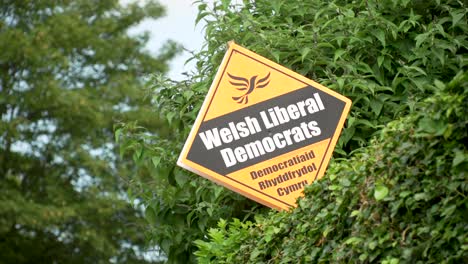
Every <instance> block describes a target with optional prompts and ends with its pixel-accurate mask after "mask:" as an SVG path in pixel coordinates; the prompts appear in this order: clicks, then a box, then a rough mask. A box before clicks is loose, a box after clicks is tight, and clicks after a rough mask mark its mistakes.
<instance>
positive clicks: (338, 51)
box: [333, 49, 346, 62]
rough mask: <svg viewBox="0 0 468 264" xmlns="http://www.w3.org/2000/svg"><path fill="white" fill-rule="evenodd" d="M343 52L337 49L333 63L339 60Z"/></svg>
mask: <svg viewBox="0 0 468 264" xmlns="http://www.w3.org/2000/svg"><path fill="white" fill-rule="evenodd" d="M345 52H346V50H344V49H337V50H336V51H335V56H333V62H336V60H337V59H338V58H340V57H341V56H342V55H343V54H344V53H345Z"/></svg>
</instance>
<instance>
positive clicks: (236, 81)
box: [227, 72, 270, 104]
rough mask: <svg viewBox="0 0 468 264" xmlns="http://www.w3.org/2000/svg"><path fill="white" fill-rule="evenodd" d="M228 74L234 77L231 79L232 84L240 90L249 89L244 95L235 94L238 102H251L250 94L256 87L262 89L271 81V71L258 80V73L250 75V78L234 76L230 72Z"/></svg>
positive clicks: (235, 99)
mask: <svg viewBox="0 0 468 264" xmlns="http://www.w3.org/2000/svg"><path fill="white" fill-rule="evenodd" d="M227 74H228V76H229V77H230V78H231V79H232V80H231V81H229V83H231V84H232V85H234V86H235V87H236V89H237V90H239V91H245V90H247V91H246V92H245V93H244V94H243V95H241V96H233V97H232V99H233V100H234V101H236V102H237V103H238V104H241V103H244V104H247V103H248V102H249V94H251V93H252V92H253V90H255V89H260V88H264V87H266V86H267V85H268V84H269V83H270V79H269V78H270V73H268V74H267V75H266V76H265V77H263V78H261V79H259V80H257V77H258V75H255V76H252V77H250V79H249V80H248V79H247V78H243V77H239V76H234V75H232V74H230V73H229V72H228V73H227Z"/></svg>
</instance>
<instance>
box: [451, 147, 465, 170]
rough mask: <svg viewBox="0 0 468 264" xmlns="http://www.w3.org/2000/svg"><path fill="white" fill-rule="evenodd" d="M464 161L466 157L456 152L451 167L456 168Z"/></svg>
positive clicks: (460, 152) (461, 152)
mask: <svg viewBox="0 0 468 264" xmlns="http://www.w3.org/2000/svg"><path fill="white" fill-rule="evenodd" d="M466 160H467V157H466V155H465V154H464V153H463V151H460V150H458V151H456V152H455V158H454V159H453V162H452V166H453V167H456V166H458V165H460V164H461V163H462V162H464V161H466Z"/></svg>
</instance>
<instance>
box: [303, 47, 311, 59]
mask: <svg viewBox="0 0 468 264" xmlns="http://www.w3.org/2000/svg"><path fill="white" fill-rule="evenodd" d="M309 52H310V48H309V47H304V48H302V49H301V61H302V62H304V59H305V57H306V56H307V54H309Z"/></svg>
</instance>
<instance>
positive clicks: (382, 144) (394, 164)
mask: <svg viewBox="0 0 468 264" xmlns="http://www.w3.org/2000/svg"><path fill="white" fill-rule="evenodd" d="M467 85H468V74H467V73H463V74H459V75H457V76H456V77H455V78H454V79H453V80H452V81H451V82H449V83H448V84H447V85H446V86H445V85H442V84H439V88H437V87H436V86H434V87H432V88H434V89H436V90H437V91H436V92H435V95H434V96H431V97H429V98H428V99H426V100H424V101H423V102H421V103H418V104H417V105H416V106H415V111H414V112H413V113H412V114H411V115H408V116H406V117H404V118H402V119H400V120H396V121H393V122H391V123H389V124H388V125H387V126H386V128H385V129H384V130H383V131H382V132H381V133H380V135H379V138H377V139H375V140H372V141H371V144H370V146H368V147H366V148H362V149H360V150H358V151H356V152H355V153H354V154H353V155H352V157H351V158H349V159H346V160H340V161H337V162H335V163H333V164H332V165H331V166H330V168H329V170H328V177H327V178H326V179H324V180H321V181H318V182H316V183H314V184H312V185H311V186H308V188H307V190H306V197H305V198H304V199H301V200H300V201H299V207H298V208H297V209H295V210H294V211H292V212H283V213H270V214H268V215H266V216H261V217H258V218H257V219H256V222H255V223H252V222H246V223H242V222H240V221H237V220H234V221H232V222H231V223H230V224H227V222H226V221H220V222H219V224H218V228H214V229H211V230H210V232H209V237H210V239H209V241H208V242H206V241H202V240H198V241H197V242H196V243H197V245H198V246H199V251H198V252H197V253H196V255H197V256H198V257H199V261H200V263H211V262H214V263H235V262H237V263H292V262H294V263H310V262H313V263H319V262H320V263H321V262H326V263H353V262H362V263H369V262H370V263H374V262H381V263H466V262H467V261H468V236H467V231H468V220H467V219H466V215H468V208H467V205H468V199H467V194H468V184H467V177H466V172H467V171H468V152H467V150H466V147H465V146H464V145H463V142H466V140H467V138H468V132H467V130H466V127H467V125H468V118H467V115H468V110H467V109H466V105H467V103H468V90H467V89H466V86H467Z"/></svg>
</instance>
